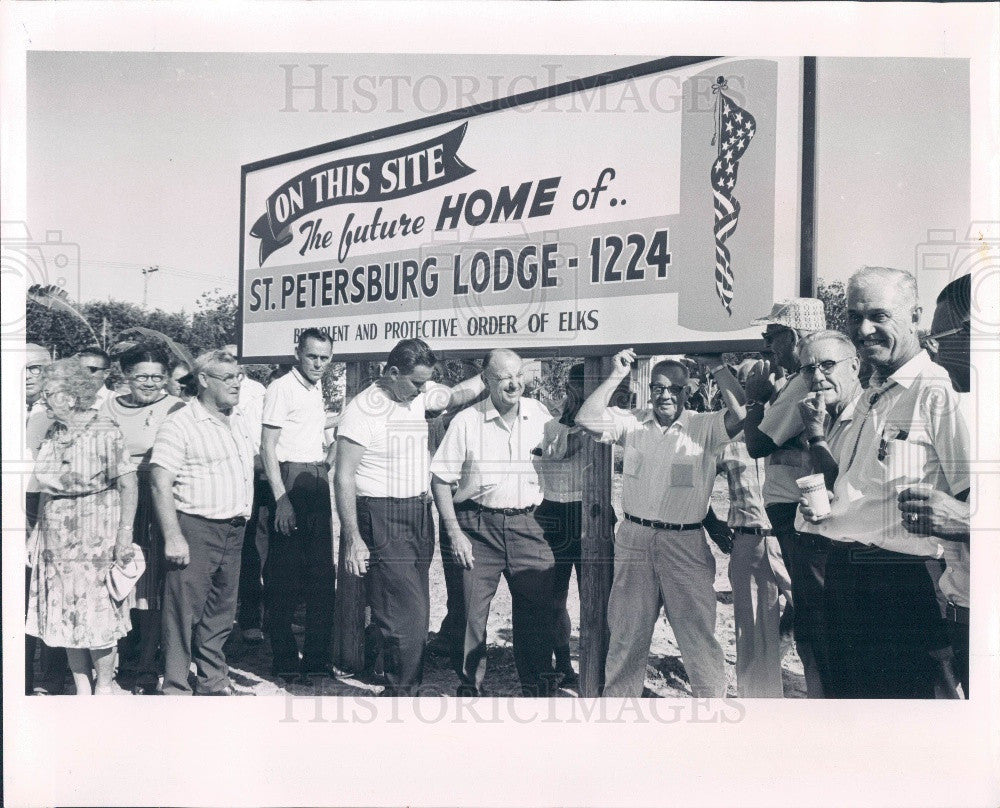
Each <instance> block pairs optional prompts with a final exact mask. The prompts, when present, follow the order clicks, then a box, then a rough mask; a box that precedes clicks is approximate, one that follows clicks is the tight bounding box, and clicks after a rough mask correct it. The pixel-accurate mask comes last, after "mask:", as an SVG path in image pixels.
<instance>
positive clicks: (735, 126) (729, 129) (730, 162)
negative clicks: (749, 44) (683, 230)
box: [712, 83, 757, 316]
mask: <svg viewBox="0 0 1000 808" xmlns="http://www.w3.org/2000/svg"><path fill="white" fill-rule="evenodd" d="M724 86H725V85H724V83H722V87H724ZM722 87H719V88H718V89H717V90H716V92H717V93H718V94H719V98H718V104H719V106H720V110H719V114H718V118H717V120H716V124H717V127H718V131H717V132H716V139H715V142H717V143H718V146H719V156H718V157H717V158H716V160H715V163H713V164H712V192H713V194H714V196H715V291H716V292H717V293H718V295H719V299H720V300H721V301H722V305H723V306H724V307H725V309H726V312H727V313H728V314H729V315H730V316H732V313H733V266H732V263H731V261H730V256H729V248H728V247H727V246H726V239H728V238H729V237H730V236H731V235H732V234H733V231H734V230H736V223H737V221H738V220H739V217H740V203H739V201H737V199H736V197H734V196H733V188H735V187H736V176H737V173H738V171H739V167H740V158H741V157H743V154H744V152H746V150H747V147H748V146H749V145H750V141H751V140H753V136H754V133H755V132H756V131H757V122H756V121H755V120H754V118H753V115H751V114H750V113H749V112H747V111H746V110H745V109H743V108H742V107H740V106H738V105H736V104H734V103H733V101H732V99H730V98H729V96H727V95H726V94H725V93H723V92H722Z"/></svg>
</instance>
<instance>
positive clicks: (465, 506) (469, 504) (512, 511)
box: [455, 499, 537, 516]
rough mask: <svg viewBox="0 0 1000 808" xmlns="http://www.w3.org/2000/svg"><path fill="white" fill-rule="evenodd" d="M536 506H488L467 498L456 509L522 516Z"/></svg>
mask: <svg viewBox="0 0 1000 808" xmlns="http://www.w3.org/2000/svg"><path fill="white" fill-rule="evenodd" d="M536 507H537V506H536V505H529V506H528V507H527V508H488V507H486V506H485V505H480V504H479V503H478V502H473V501H472V500H469V499H467V500H465V502H459V503H458V504H457V505H456V506H455V510H456V511H474V512H476V513H498V514H502V515H504V516H521V515H522V514H526V513H531V512H532V511H534V510H535V508H536Z"/></svg>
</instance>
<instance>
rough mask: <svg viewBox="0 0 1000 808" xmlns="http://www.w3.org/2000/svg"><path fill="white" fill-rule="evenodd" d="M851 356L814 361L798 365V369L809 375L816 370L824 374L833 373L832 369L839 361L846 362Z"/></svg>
mask: <svg viewBox="0 0 1000 808" xmlns="http://www.w3.org/2000/svg"><path fill="white" fill-rule="evenodd" d="M853 358H854V357H853V356H845V357H844V358H843V359H826V360H824V361H822V362H816V363H814V364H812V365H802V366H801V367H799V371H800V372H802V373H803V374H804V375H806V376H809V375H811V374H813V373H815V372H816V371H817V370H820V371H822V372H823V375H824V376H829V375H830V374H831V373H833V369H834V368H835V367H837V365H839V364H840V363H841V362H846V361H847V360H848V359H853Z"/></svg>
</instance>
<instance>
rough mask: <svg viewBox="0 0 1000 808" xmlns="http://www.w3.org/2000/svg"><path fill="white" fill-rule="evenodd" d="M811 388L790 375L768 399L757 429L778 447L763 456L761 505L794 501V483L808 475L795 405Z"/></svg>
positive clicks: (809, 463)
mask: <svg viewBox="0 0 1000 808" xmlns="http://www.w3.org/2000/svg"><path fill="white" fill-rule="evenodd" d="M811 389H812V386H811V385H810V384H809V381H808V380H807V379H806V378H805V376H803V375H802V374H801V373H796V374H795V375H793V376H790V377H789V378H788V380H787V382H786V383H785V385H784V387H782V388H781V389H780V390H778V391H777V392H776V393H775V395H774V396H773V397H772V398H771V401H770V403H769V404H768V405H767V409H766V410H765V412H764V417H763V419H761V422H760V426H759V427H758V429H760V431H761V432H763V433H764V434H765V435H767V437H769V438H770V439H771V441H772V442H773V443H774V444H775V445H776V446H777V447H778V448H777V449H776V450H775V451H773V452H771V454H769V455H768V456H767V459H766V460H765V462H764V470H765V472H766V473H767V478H766V479H765V481H764V502H766V503H768V504H770V503H772V502H798V501H799V487H798V485H796V484H795V481H796V480H797V479H799V477H805V476H806V475H807V474H811V473H812V459H811V458H810V456H809V447H808V446H807V445H806V443H805V441H803V440H802V437H801V436H802V429H803V426H804V425H803V423H802V416H801V414H800V413H799V402H800V401H801V400H802V399H803V398H805V397H806V395H807V394H808V393H809V391H810V390H811Z"/></svg>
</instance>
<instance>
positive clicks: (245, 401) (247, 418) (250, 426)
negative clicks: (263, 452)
mask: <svg viewBox="0 0 1000 808" xmlns="http://www.w3.org/2000/svg"><path fill="white" fill-rule="evenodd" d="M266 394H267V390H266V388H265V387H264V385H262V384H261V383H260V382H258V381H256V380H255V379H251V378H250V377H249V376H246V377H245V378H244V379H243V381H242V382H240V403H239V404H237V405H236V406H235V407H233V417H235V418H239V419H240V420H241V421H242V422H243V426H244V427H245V428H246V432H247V434H248V435H249V436H250V438H251V439H252V440H253V446H254V454H260V435H261V423H262V421H263V417H264V396H265V395H266Z"/></svg>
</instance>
